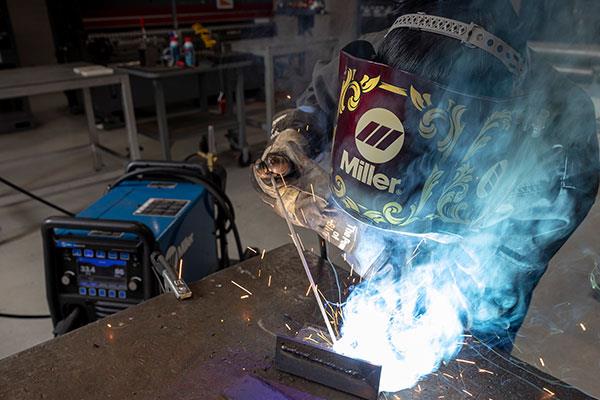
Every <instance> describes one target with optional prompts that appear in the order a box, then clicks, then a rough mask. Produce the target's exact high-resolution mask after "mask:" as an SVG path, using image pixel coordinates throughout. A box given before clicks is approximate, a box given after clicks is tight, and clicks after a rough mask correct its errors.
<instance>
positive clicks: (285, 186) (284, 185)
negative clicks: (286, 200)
mask: <svg viewBox="0 0 600 400" xmlns="http://www.w3.org/2000/svg"><path fill="white" fill-rule="evenodd" d="M279 176H280V177H281V181H282V182H283V187H284V188H287V185H286V183H285V179H283V175H282V174H279Z"/></svg>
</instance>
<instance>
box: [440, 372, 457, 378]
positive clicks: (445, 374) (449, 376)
mask: <svg viewBox="0 0 600 400" xmlns="http://www.w3.org/2000/svg"><path fill="white" fill-rule="evenodd" d="M442 375H444V376H447V377H448V378H450V379H456V378H454V377H453V376H452V375H450V374H447V373H445V372H442Z"/></svg>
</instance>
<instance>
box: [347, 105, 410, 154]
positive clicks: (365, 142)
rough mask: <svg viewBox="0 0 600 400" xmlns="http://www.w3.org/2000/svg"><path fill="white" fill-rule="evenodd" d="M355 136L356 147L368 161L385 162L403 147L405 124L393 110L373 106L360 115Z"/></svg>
mask: <svg viewBox="0 0 600 400" xmlns="http://www.w3.org/2000/svg"><path fill="white" fill-rule="evenodd" d="M354 136H355V137H354V140H355V142H356V148H357V149H358V151H359V152H360V154H361V155H362V156H363V157H364V158H365V159H366V160H367V161H369V162H372V163H375V164H383V163H386V162H388V161H390V160H392V159H394V157H396V156H397V155H398V153H399V152H400V150H401V149H402V145H403V144H404V126H403V125H402V122H401V121H400V119H399V118H398V117H397V116H396V115H395V114H394V113H393V112H391V111H389V110H386V109H385V108H373V109H371V110H369V111H367V112H366V113H364V114H363V115H362V117H360V119H359V120H358V123H357V124H356V131H355V134H354Z"/></svg>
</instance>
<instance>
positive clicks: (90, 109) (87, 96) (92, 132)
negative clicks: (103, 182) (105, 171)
mask: <svg viewBox="0 0 600 400" xmlns="http://www.w3.org/2000/svg"><path fill="white" fill-rule="evenodd" d="M83 105H84V107H85V117H86V119H87V125H88V135H89V137H90V149H91V151H92V160H93V163H94V169H95V170H96V171H99V170H100V169H101V168H102V167H103V165H104V164H103V163H102V156H101V155H100V149H99V148H98V145H99V144H100V138H99V136H98V130H97V129H96V120H95V117H94V106H93V104H92V93H91V91H90V88H83Z"/></svg>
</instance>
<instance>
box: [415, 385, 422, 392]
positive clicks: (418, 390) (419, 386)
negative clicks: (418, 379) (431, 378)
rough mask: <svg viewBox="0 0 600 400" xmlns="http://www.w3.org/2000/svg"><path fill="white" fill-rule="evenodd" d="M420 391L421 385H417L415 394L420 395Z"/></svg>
mask: <svg viewBox="0 0 600 400" xmlns="http://www.w3.org/2000/svg"><path fill="white" fill-rule="evenodd" d="M422 391H423V389H421V385H417V390H416V392H417V393H421V392H422Z"/></svg>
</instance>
